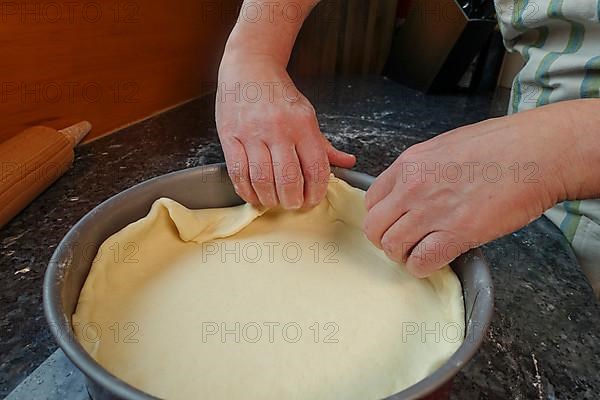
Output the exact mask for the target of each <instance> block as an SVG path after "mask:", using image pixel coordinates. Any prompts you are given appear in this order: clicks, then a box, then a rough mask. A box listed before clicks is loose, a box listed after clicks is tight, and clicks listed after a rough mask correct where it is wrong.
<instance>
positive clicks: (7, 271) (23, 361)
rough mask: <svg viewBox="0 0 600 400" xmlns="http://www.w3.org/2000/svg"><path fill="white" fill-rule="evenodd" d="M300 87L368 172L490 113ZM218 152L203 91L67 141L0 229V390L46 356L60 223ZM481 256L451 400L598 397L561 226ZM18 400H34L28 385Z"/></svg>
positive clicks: (586, 310) (588, 333)
mask: <svg viewBox="0 0 600 400" xmlns="http://www.w3.org/2000/svg"><path fill="white" fill-rule="evenodd" d="M301 87H302V88H304V89H305V93H306V94H307V95H308V97H309V98H310V99H311V100H312V101H313V103H314V104H315V107H316V109H317V111H318V114H319V120H320V123H321V126H322V129H323V131H324V132H325V133H326V134H327V136H328V137H329V138H330V139H331V140H332V142H333V143H334V144H335V145H336V146H339V147H340V148H341V149H343V150H346V151H350V152H353V153H355V154H357V155H358V160H359V161H358V165H357V166H356V169H357V170H360V171H364V172H367V173H369V174H372V175H377V174H379V173H380V172H381V171H383V170H384V169H385V168H386V167H387V166H388V165H389V164H390V163H391V162H392V161H393V160H394V159H395V158H396V157H397V155H398V154H399V153H400V152H402V151H403V150H405V149H406V148H407V147H408V146H410V145H412V144H414V143H416V142H419V141H423V140H426V139H428V138H430V137H432V136H434V135H436V134H438V133H441V132H443V131H446V130H449V129H452V128H454V127H457V126H460V125H464V124H467V123H472V122H476V121H479V120H482V119H485V118H486V117H487V116H488V115H489V110H490V99H489V98H487V97H477V96H475V97H474V96H465V95H456V96H425V95H423V94H421V93H419V92H415V91H413V90H410V89H407V88H404V87H402V86H399V85H397V84H395V83H393V82H391V81H389V80H386V79H384V78H380V77H370V78H344V79H342V78H340V79H336V80H315V81H307V82H304V83H303V84H301ZM222 160H223V156H222V153H221V149H220V146H219V143H218V139H217V134H216V129H215V126H214V118H213V104H212V99H211V98H209V97H207V98H203V99H199V100H197V101H194V102H192V103H189V104H187V105H184V106H181V107H179V108H177V109H175V110H172V111H169V112H167V113H164V114H161V115H159V116H157V117H154V118H152V119H150V120H147V121H145V122H141V123H139V124H136V125H134V126H131V127H129V128H126V129H123V130H122V131H120V132H118V133H116V134H114V135H111V136H109V137H106V138H102V139H99V140H97V141H94V142H92V143H90V144H86V145H84V146H81V147H79V148H78V149H77V151H76V160H75V165H74V167H72V168H71V169H70V170H69V171H68V172H67V174H66V175H65V176H64V177H62V178H61V179H60V180H59V181H58V182H57V183H56V184H54V185H53V186H52V187H51V188H50V189H48V190H47V191H46V192H45V193H44V194H43V195H42V196H40V197H39V198H38V199H36V200H35V201H34V202H33V203H32V204H31V205H30V206H29V207H28V208H27V209H25V210H24V211H23V212H22V213H21V214H20V215H19V216H18V217H17V218H16V219H14V220H13V221H12V222H11V223H10V224H9V225H7V226H6V227H4V228H3V229H1V230H0V396H6V395H7V394H9V393H10V392H11V391H12V390H13V389H14V388H15V387H16V386H17V385H18V384H19V383H20V382H21V381H22V380H24V379H25V378H26V377H27V376H28V375H29V374H30V373H31V372H32V371H33V370H34V369H35V368H36V367H37V366H38V365H40V364H41V363H42V362H44V360H46V358H48V357H49V356H50V355H51V354H52V353H54V351H55V350H56V345H55V343H54V341H53V339H52V337H51V336H50V334H49V331H48V330H47V328H46V324H45V320H44V316H43V311H42V294H41V293H42V291H41V287H42V280H43V274H44V271H45V269H46V263H47V262H48V260H49V259H50V256H51V254H52V252H53V251H54V249H55V247H56V246H57V244H58V242H59V241H60V239H61V238H62V237H63V236H64V235H65V234H66V232H67V231H68V230H69V228H70V227H71V226H72V225H73V224H74V223H75V222H76V221H77V220H78V219H80V218H81V217H82V216H83V215H84V214H86V213H87V212H88V211H90V210H91V209H92V208H93V207H94V206H96V205H97V204H99V203H100V202H102V201H103V200H105V199H107V198H108V197H110V196H112V195H114V194H116V193H118V192H120V191H122V190H123V189H126V188H128V187H130V186H132V185H134V184H136V183H139V182H141V181H144V180H146V179H148V178H151V177H154V176H157V175H162V174H164V173H167V172H171V171H174V170H179V169H183V168H186V167H192V166H197V165H202V164H209V163H214V162H220V161H222ZM484 252H485V254H486V256H487V257H488V258H489V260H490V261H491V264H492V272H493V278H494V283H495V286H496V295H495V296H496V307H495V308H496V309H495V312H496V314H495V317H494V320H493V323H492V327H491V330H490V331H489V334H488V336H487V339H486V341H485V343H484V345H483V347H482V349H481V351H480V352H479V354H478V355H477V356H476V357H475V359H474V360H473V361H472V362H471V363H470V364H469V365H467V366H466V367H465V369H464V371H463V372H462V373H461V374H460V375H459V376H458V378H457V379H456V381H455V384H454V389H453V395H452V397H453V398H455V399H474V398H481V399H509V398H510V399H524V398H539V399H565V398H577V399H579V398H600V375H599V374H598V371H599V370H600V334H599V333H597V332H600V329H599V327H600V306H599V304H598V303H597V302H596V300H595V298H594V296H593V294H592V291H591V289H590V287H589V285H588V284H587V282H586V280H585V278H584V276H583V275H582V273H581V272H580V270H579V267H578V265H577V262H576V260H575V259H574V256H573V254H572V252H571V250H570V248H569V245H568V243H567V242H566V241H565V239H564V238H563V237H562V235H561V234H560V232H559V231H558V230H557V229H556V228H555V227H554V226H553V225H552V224H551V223H550V222H549V221H548V220H546V219H544V218H542V219H539V220H537V221H535V222H533V223H532V224H530V225H529V226H527V227H526V228H524V229H522V230H521V231H519V232H517V233H514V234H512V235H508V236H506V237H503V238H501V239H499V240H496V241H495V242H493V243H490V244H488V245H486V246H484ZM63 364H65V360H64V357H62V358H61V357H60V354H59V353H56V354H54V355H53V356H52V358H51V359H50V360H48V361H47V362H46V363H45V365H51V366H52V367H50V368H54V369H57V368H67V367H65V366H64V365H63ZM57 365H59V366H60V367H56V366H57ZM72 373H73V372H72V371H70V370H69V371H67V372H65V373H64V374H63V375H61V376H63V378H62V379H64V378H65V376H67V377H68V376H71V375H72ZM52 379H54V378H52ZM78 379H79V380H77V381H76V382H75V383H73V382H71V383H70V385H71V386H69V385H67V386H66V387H69V388H71V387H73V385H74V384H79V386H77V385H75V386H77V389H73V392H76V394H77V396H82V393H84V392H82V391H81V386H80V385H81V381H80V378H78ZM31 380H32V379H31V378H30V379H29V381H31ZM34 380H37V381H36V382H34V383H35V384H37V385H40V382H39V378H38V377H36V378H35V379H34ZM46 387H47V386H46ZM20 389H21V390H20V393H21V397H19V398H24V399H25V398H28V394H27V393H28V392H27V391H26V390H27V387H25V392H24V389H23V387H21V388H20ZM68 391H70V389H69V390H68ZM23 393H25V394H23ZM44 393H48V394H47V398H66V395H65V394H64V393H61V394H60V396H61V397H52V396H50V394H49V391H48V392H44ZM30 395H31V396H32V397H30V398H34V397H35V398H36V399H38V398H42V397H39V391H38V392H37V394H36V395H35V396H33V394H30ZM75 398H81V397H76V396H75V393H74V394H73V399H75Z"/></svg>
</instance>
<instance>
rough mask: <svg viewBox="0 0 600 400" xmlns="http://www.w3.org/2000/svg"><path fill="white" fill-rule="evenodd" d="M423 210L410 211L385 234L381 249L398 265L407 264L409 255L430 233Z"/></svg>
mask: <svg viewBox="0 0 600 400" xmlns="http://www.w3.org/2000/svg"><path fill="white" fill-rule="evenodd" d="M424 220H425V214H424V212H423V210H415V209H412V210H409V211H408V212H407V213H406V214H404V215H403V216H402V217H400V218H398V220H397V221H396V222H394V224H393V225H392V226H390V228H389V229H388V230H387V231H386V232H385V233H384V234H383V236H382V238H381V247H382V248H383V251H385V254H386V255H387V256H388V257H389V258H390V259H392V260H394V261H396V262H398V263H405V262H406V260H407V259H408V255H409V254H410V252H411V251H412V249H413V248H414V247H415V245H416V244H417V243H419V242H420V241H421V240H423V238H424V237H425V236H427V234H428V233H429V231H428V230H427V227H426V226H425V224H424Z"/></svg>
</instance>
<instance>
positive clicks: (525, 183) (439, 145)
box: [364, 109, 570, 277]
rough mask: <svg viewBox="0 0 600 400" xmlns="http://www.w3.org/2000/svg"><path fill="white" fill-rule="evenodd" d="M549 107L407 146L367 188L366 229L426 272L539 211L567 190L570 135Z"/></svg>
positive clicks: (393, 254)
mask: <svg viewBox="0 0 600 400" xmlns="http://www.w3.org/2000/svg"><path fill="white" fill-rule="evenodd" d="M551 112H552V111H551V110H550V109H546V110H544V109H538V110H535V111H530V112H526V113H522V114H517V115H514V116H510V117H504V118H498V119H491V120H487V121H484V122H481V123H478V124H474V125H470V126H466V127H463V128H459V129H456V130H454V131H451V132H447V133H445V134H442V135H440V136H438V137H435V138H434V139H431V140H429V141H426V142H423V143H420V144H417V145H415V146H412V147H410V148H409V149H407V150H406V151H405V152H404V153H402V154H401V155H400V157H398V159H397V160H396V161H395V162H394V163H393V164H392V165H391V166H390V167H389V168H388V169H387V170H386V171H384V172H383V173H382V174H381V175H380V176H379V177H378V178H377V180H376V181H375V183H374V184H373V185H372V186H371V188H370V190H369V191H368V192H367V196H366V207H367V209H368V214H367V217H366V220H365V225H364V229H365V233H366V235H367V237H368V238H369V239H370V240H371V241H372V242H373V243H374V244H375V245H376V246H378V247H379V248H382V249H383V250H384V251H385V253H386V254H387V256H388V257H390V258H391V259H393V260H394V261H397V262H401V263H405V264H406V268H407V269H408V271H409V272H411V273H412V274H414V275H416V276H418V277H426V276H428V275H430V274H431V273H433V272H434V271H435V270H437V269H438V268H440V267H442V266H443V265H445V264H447V263H449V262H450V261H452V260H453V259H455V258H456V257H457V256H459V255H460V254H462V253H463V252H465V251H467V250H468V249H470V248H473V247H477V246H479V245H481V244H483V243H486V242H488V241H491V240H493V239H496V238H498V237H500V236H502V235H504V234H508V233H510V232H513V231H515V230H517V229H519V228H521V227H523V226H524V225H526V224H528V223H530V222H531V221H533V220H534V219H536V218H538V217H539V216H540V215H541V214H542V213H543V212H544V211H545V210H546V209H548V208H550V207H552V206H553V205H554V204H556V203H557V202H558V201H559V200H561V199H564V198H565V197H566V194H565V190H564V182H565V180H564V177H562V176H561V167H560V166H561V165H567V164H568V163H569V162H570V160H568V159H565V156H564V154H565V152H564V148H563V146H568V145H569V139H568V138H565V139H564V142H562V143H559V141H558V140H556V138H557V136H556V133H557V132H558V133H561V132H560V131H561V128H562V127H561V124H560V123H557V124H556V126H554V127H552V129H550V128H549V126H548V123H544V122H547V121H552V119H550V116H549V115H548V113H551ZM554 120H556V117H554ZM561 140H562V139H561Z"/></svg>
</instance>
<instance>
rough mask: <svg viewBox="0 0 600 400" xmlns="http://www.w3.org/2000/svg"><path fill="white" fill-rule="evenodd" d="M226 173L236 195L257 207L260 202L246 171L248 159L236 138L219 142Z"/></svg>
mask: <svg viewBox="0 0 600 400" xmlns="http://www.w3.org/2000/svg"><path fill="white" fill-rule="evenodd" d="M221 145H222V146H223V153H224V154H225V162H226V163H227V173H228V174H229V177H230V178H231V182H232V183H233V187H234V188H235V191H236V193H237V194H238V195H239V196H240V197H241V198H242V199H244V200H245V201H247V202H248V203H250V204H254V205H258V204H260V201H259V200H258V197H257V196H256V193H254V189H253V188H252V184H251V182H250V175H249V171H248V157H247V155H246V150H245V149H244V146H243V145H242V143H241V142H240V141H239V140H237V139H236V138H233V137H232V138H227V139H222V140H221Z"/></svg>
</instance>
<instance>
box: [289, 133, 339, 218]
mask: <svg viewBox="0 0 600 400" xmlns="http://www.w3.org/2000/svg"><path fill="white" fill-rule="evenodd" d="M296 153H297V154H298V159H299V160H300V166H301V167H302V176H303V177H304V207H307V208H310V207H314V206H316V205H317V204H319V203H320V202H321V200H323V198H324V197H325V194H326V193H327V182H328V180H329V173H330V171H331V170H330V168H329V160H328V159H327V154H326V152H325V149H324V148H323V147H322V146H321V145H320V143H319V142H318V141H312V142H311V141H300V143H298V145H297V146H296Z"/></svg>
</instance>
